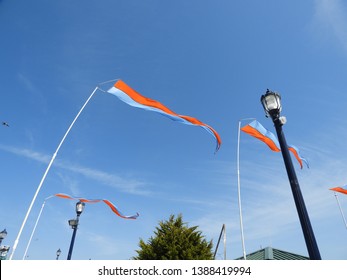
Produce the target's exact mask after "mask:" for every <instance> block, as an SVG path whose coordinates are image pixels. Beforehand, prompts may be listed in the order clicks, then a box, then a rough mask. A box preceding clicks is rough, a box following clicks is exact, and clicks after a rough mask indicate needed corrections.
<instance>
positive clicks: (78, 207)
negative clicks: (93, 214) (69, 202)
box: [76, 201, 85, 216]
mask: <svg viewBox="0 0 347 280" xmlns="http://www.w3.org/2000/svg"><path fill="white" fill-rule="evenodd" d="M84 206H85V203H84V202H82V201H79V202H77V203H76V213H77V216H79V215H81V214H82V212H83V210H84Z"/></svg>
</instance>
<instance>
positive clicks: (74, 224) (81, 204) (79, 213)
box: [67, 201, 85, 260]
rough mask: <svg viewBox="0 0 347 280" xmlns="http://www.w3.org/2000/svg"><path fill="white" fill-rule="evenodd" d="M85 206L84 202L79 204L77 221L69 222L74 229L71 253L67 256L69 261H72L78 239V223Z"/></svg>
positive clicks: (77, 206)
mask: <svg viewBox="0 0 347 280" xmlns="http://www.w3.org/2000/svg"><path fill="white" fill-rule="evenodd" d="M84 206H85V203H84V202H82V201H79V202H77V203H76V214H77V217H76V219H72V220H69V225H70V226H71V227H72V229H73V233H72V238H71V243H70V249H69V253H68V255H67V259H68V260H71V255H72V250H73V246H74V243H75V237H76V232H77V226H78V221H79V217H80V215H81V214H82V212H83V209H84Z"/></svg>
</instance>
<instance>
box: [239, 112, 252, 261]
mask: <svg viewBox="0 0 347 280" xmlns="http://www.w3.org/2000/svg"><path fill="white" fill-rule="evenodd" d="M245 120H255V118H246V119H241V120H239V125H238V132H237V195H238V203H239V216H240V230H241V242H242V251H243V259H245V260H246V248H245V237H244V233H243V221H242V207H241V180H240V132H241V122H242V121H245Z"/></svg>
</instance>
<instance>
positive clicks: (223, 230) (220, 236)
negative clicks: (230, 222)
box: [213, 224, 225, 259]
mask: <svg viewBox="0 0 347 280" xmlns="http://www.w3.org/2000/svg"><path fill="white" fill-rule="evenodd" d="M223 232H225V224H223V226H222V229H221V231H220V234H219V237H218V241H217V246H216V249H215V251H214V255H213V259H216V254H217V251H218V247H219V243H220V240H221V238H222V234H223ZM224 250H225V244H224Z"/></svg>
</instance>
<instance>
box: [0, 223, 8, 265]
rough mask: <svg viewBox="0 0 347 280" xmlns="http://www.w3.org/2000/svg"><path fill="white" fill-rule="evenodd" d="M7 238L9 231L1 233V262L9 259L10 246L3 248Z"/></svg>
mask: <svg viewBox="0 0 347 280" xmlns="http://www.w3.org/2000/svg"><path fill="white" fill-rule="evenodd" d="M6 236H7V231H6V229H4V230H3V231H1V232H0V260H6V258H7V253H8V251H9V250H10V247H9V246H2V245H1V243H2V240H3V239H5V237H6Z"/></svg>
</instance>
